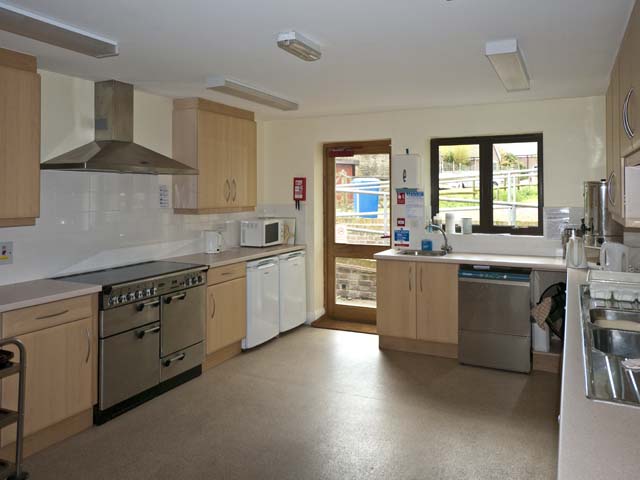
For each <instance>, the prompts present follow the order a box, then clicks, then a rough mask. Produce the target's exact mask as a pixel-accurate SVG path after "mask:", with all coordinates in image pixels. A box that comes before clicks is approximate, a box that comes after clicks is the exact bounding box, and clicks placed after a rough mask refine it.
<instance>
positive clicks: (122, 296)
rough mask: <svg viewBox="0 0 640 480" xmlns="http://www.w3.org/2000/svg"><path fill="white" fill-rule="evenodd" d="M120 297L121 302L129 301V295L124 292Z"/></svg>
mask: <svg viewBox="0 0 640 480" xmlns="http://www.w3.org/2000/svg"><path fill="white" fill-rule="evenodd" d="M118 299H119V300H120V303H124V302H126V301H127V296H126V295H125V294H124V293H123V294H122V295H120V297H118Z"/></svg>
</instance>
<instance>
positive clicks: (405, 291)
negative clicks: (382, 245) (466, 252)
mask: <svg viewBox="0 0 640 480" xmlns="http://www.w3.org/2000/svg"><path fill="white" fill-rule="evenodd" d="M376 323H377V330H378V334H379V335H382V336H389V337H397V338H404V339H411V340H423V341H429V342H435V343H449V344H457V343H458V265H455V264H444V263H429V262H406V261H393V260H391V261H389V260H378V262H377V319H376Z"/></svg>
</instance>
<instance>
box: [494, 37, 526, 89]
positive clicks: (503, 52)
mask: <svg viewBox="0 0 640 480" xmlns="http://www.w3.org/2000/svg"><path fill="white" fill-rule="evenodd" d="M485 55H486V56H487V58H488V59H489V61H490V62H491V65H493V68H494V69H495V71H496V73H497V74H498V77H500V80H502V84H503V85H504V88H506V89H507V92H518V91H521V90H529V74H528V73H527V67H526V65H525V64H524V60H523V59H522V54H521V53H520V49H519V48H518V41H517V40H516V39H515V38H510V39H507V40H497V41H493V42H487V45H486V47H485Z"/></svg>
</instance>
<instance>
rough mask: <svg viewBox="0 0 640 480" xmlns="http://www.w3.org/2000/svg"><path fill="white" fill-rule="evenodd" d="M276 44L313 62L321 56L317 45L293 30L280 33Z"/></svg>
mask: <svg viewBox="0 0 640 480" xmlns="http://www.w3.org/2000/svg"><path fill="white" fill-rule="evenodd" d="M278 46H279V47H280V48H281V49H283V50H284V51H286V52H289V53H291V54H292V55H295V56H296V57H298V58H301V59H302V60H304V61H306V62H315V61H316V60H319V59H320V57H321V56H322V52H320V47H319V46H318V45H316V44H315V43H313V42H312V41H311V40H309V39H308V38H305V37H304V36H302V35H300V34H299V33H298V32H294V31H291V32H282V33H280V34H279V35H278Z"/></svg>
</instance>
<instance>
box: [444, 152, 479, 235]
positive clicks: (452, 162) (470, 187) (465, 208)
mask: <svg viewBox="0 0 640 480" xmlns="http://www.w3.org/2000/svg"><path fill="white" fill-rule="evenodd" d="M438 156H439V163H440V165H439V168H440V173H439V175H438V178H439V182H440V185H439V191H440V194H439V203H438V210H439V212H440V214H441V215H442V217H444V215H445V214H446V213H454V214H455V215H456V219H457V221H458V222H459V220H460V219H461V218H464V217H470V218H473V224H474V225H479V224H480V146H479V145H477V144H476V145H441V146H440V147H438ZM443 220H444V218H443Z"/></svg>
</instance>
